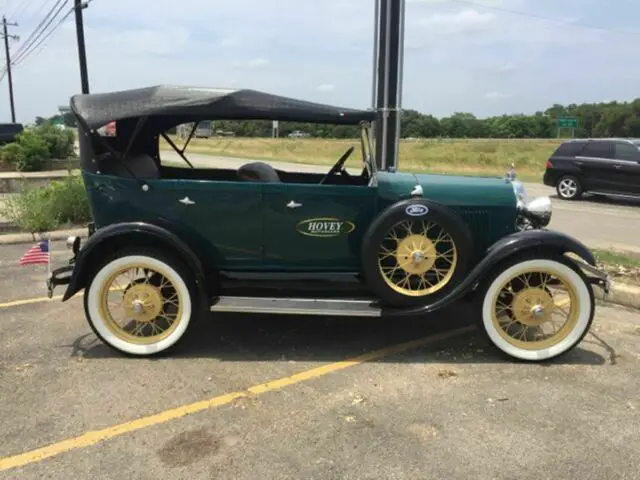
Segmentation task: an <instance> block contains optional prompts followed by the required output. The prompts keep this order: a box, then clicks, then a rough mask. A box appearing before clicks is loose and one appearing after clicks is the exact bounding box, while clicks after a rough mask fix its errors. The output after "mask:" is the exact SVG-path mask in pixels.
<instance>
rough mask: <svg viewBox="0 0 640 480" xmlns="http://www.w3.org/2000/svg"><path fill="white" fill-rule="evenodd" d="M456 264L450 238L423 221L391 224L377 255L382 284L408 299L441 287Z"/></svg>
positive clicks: (453, 247)
mask: <svg viewBox="0 0 640 480" xmlns="http://www.w3.org/2000/svg"><path fill="white" fill-rule="evenodd" d="M457 262H458V252H457V249H456V245H455V242H454V241H453V238H452V236H451V235H450V234H449V233H448V232H447V231H446V230H444V229H443V228H442V227H441V226H440V225H438V224H437V223H434V222H430V221H425V220H404V221H402V222H399V223H397V224H395V225H394V226H393V227H392V228H391V229H390V230H389V233H388V234H387V236H386V237H385V238H384V239H383V240H382V242H381V244H380V249H379V252H378V268H379V271H380V274H381V276H382V278H383V279H384V281H385V283H386V284H387V285H388V286H389V287H391V288H392V289H393V290H394V291H396V292H398V293H400V294H402V295H405V296H412V297H418V296H424V295H430V294H433V293H435V292H437V291H439V290H441V289H442V288H444V287H445V286H446V285H447V284H448V283H449V281H450V280H451V278H452V277H453V274H454V273H455V270H456V266H457Z"/></svg>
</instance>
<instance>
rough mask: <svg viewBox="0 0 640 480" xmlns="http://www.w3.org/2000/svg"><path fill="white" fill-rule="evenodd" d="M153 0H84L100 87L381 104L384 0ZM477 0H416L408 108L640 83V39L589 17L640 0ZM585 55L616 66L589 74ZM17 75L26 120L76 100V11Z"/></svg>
mask: <svg viewBox="0 0 640 480" xmlns="http://www.w3.org/2000/svg"><path fill="white" fill-rule="evenodd" d="M41 3H42V2H41V1H40V2H26V3H25V13H24V15H22V16H21V18H15V19H11V20H16V21H17V22H18V23H19V27H14V29H13V30H12V32H11V33H14V34H17V35H20V37H21V41H20V42H17V43H15V44H13V45H12V51H13V52H15V51H16V49H17V48H19V47H20V45H24V43H25V41H26V39H27V37H28V36H29V34H30V33H31V31H32V30H33V29H34V28H35V27H36V25H37V24H38V23H40V21H41V19H42V17H43V15H44V13H46V9H45V11H44V12H39V11H38V10H37V9H38V8H40V7H41V5H40V4H41ZM147 3H148V2H142V1H131V0H109V1H104V0H99V1H96V2H91V3H90V4H89V8H87V9H86V10H84V12H83V13H84V20H85V29H86V32H85V33H86V46H87V60H88V70H89V77H90V87H91V91H92V92H101V91H109V90H119V89H125V88H135V87H141V86H147V85H156V84H162V83H168V84H186V85H203V86H214V87H225V86H234V87H236V88H254V89H258V90H264V91H268V92H272V93H276V94H281V95H288V96H292V97H298V98H302V99H308V100H311V101H314V100H317V101H321V102H329V103H335V104H338V105H344V106H346V107H356V108H359V107H360V108H362V107H364V108H367V107H369V106H371V81H372V67H373V65H372V58H373V15H374V8H373V2H371V0H349V1H348V2H347V1H345V0H322V1H321V2H320V1H316V0H269V1H268V2H265V1H260V0H234V2H229V1H224V0H181V1H180V3H179V7H178V8H177V7H176V3H175V1H170V0H154V3H153V7H154V8H148V6H147ZM472 3H473V5H471V4H469V3H466V2H451V1H450V0H449V1H445V0H407V12H406V31H405V35H406V38H405V53H406V56H405V69H404V75H403V78H404V86H403V96H402V98H403V106H404V107H406V108H414V109H416V110H419V111H422V112H425V113H431V114H434V115H436V116H446V115H449V114H451V113H452V112H455V111H464V112H473V113H474V114H476V115H478V116H486V115H494V114H500V113H503V109H504V105H505V103H506V102H505V101H504V100H505V99H506V98H511V100H509V102H508V104H509V106H510V108H514V109H515V110H517V111H523V112H534V111H536V110H543V109H545V108H547V107H548V106H549V105H552V104H553V103H556V102H560V103H571V102H582V101H600V100H601V99H610V98H616V99H619V100H626V99H633V98H634V97H635V96H637V95H638V94H637V89H636V87H634V83H633V81H631V79H634V78H638V76H640V63H638V62H633V61H629V59H630V58H635V56H636V52H635V43H634V41H633V38H631V37H629V36H624V35H619V34H615V33H609V32H606V31H601V30H594V29H588V28H583V27H579V26H578V24H579V23H585V24H596V25H603V26H611V27H614V26H615V27H616V28H619V29H620V30H640V28H638V27H636V26H635V25H634V21H633V20H634V19H637V18H639V17H640V4H639V3H638V2H631V1H628V2H625V3H624V4H621V5H620V6H617V7H616V9H615V10H612V9H611V8H610V6H609V4H610V2H608V1H607V0H563V1H562V2H557V1H553V0H472ZM487 6H488V7H491V6H495V7H504V8H505V9H508V10H515V11H521V12H529V13H531V14H533V15H542V16H548V17H551V18H553V19H556V20H554V21H546V20H541V19H538V18H533V17H528V16H526V15H516V14H513V13H508V12H504V11H499V10H496V9H492V8H486V7H487ZM116 12H117V13H116ZM585 65H589V66H595V65H598V66H602V65H604V66H606V68H591V69H589V75H578V76H576V74H575V72H576V71H583V70H584V68H585ZM1 70H2V66H0V71H1ZM257 72H259V75H258V74H257ZM13 77H14V86H15V101H16V113H17V116H18V119H19V120H20V121H22V122H31V121H33V119H34V118H35V116H37V115H42V116H50V115H53V114H54V113H56V111H57V106H58V105H66V104H68V101H69V97H70V96H71V95H73V94H76V93H78V92H79V90H80V75H79V69H78V54H77V46H76V35H75V27H74V22H73V16H70V17H69V18H68V19H67V20H66V21H65V23H64V24H63V25H62V27H61V28H59V29H58V30H57V31H56V32H55V33H54V34H53V35H52V36H51V37H50V38H49V39H48V40H47V42H46V48H45V49H44V50H42V53H40V54H39V55H35V54H34V55H30V56H27V57H26V58H25V59H24V61H23V62H21V63H20V64H19V65H17V66H16V67H15V69H14V76H13ZM540 79H543V80H542V81H541V80H540ZM329 85H333V86H334V88H330V87H328V86H329ZM336 85H339V88H335V86H336ZM505 92H510V94H511V95H512V96H511V97H505V96H504V95H505ZM486 95H488V96H486ZM489 100H492V101H489ZM501 100H502V101H501ZM8 105H9V100H8V90H7V83H6V78H5V79H4V81H2V82H0V121H7V120H8V119H9V118H10V113H9V108H8Z"/></svg>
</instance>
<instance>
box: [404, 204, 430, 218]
mask: <svg viewBox="0 0 640 480" xmlns="http://www.w3.org/2000/svg"><path fill="white" fill-rule="evenodd" d="M404 211H405V213H406V214H407V215H410V216H412V217H421V216H422V215H426V214H427V213H429V207H426V206H424V205H420V204H414V205H409V206H408V207H407V208H405V209H404Z"/></svg>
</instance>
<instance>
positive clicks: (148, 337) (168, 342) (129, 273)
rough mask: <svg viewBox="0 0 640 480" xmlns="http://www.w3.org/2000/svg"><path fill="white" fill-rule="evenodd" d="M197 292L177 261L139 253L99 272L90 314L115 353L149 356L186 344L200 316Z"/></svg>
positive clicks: (89, 291)
mask: <svg viewBox="0 0 640 480" xmlns="http://www.w3.org/2000/svg"><path fill="white" fill-rule="evenodd" d="M193 292H194V286H193V283H192V281H191V279H190V276H189V274H188V271H187V270H186V269H185V267H184V266H183V265H182V263H180V262H179V261H178V260H177V259H175V258H173V257H172V256H170V255H167V254H166V253H165V252H162V251H157V250H153V249H145V248H142V249H137V250H134V251H129V252H127V253H122V254H120V255H116V256H115V257H113V258H111V259H109V260H108V261H106V262H105V263H104V264H103V265H102V266H101V267H99V269H98V270H97V272H96V273H95V275H94V276H93V278H92V279H91V280H90V283H89V285H88V286H87V287H86V290H85V296H84V308H85V314H86V317H87V320H88V322H89V325H90V326H91V328H92V329H93V331H94V332H95V334H96V335H97V336H98V337H99V338H100V339H101V340H102V341H103V342H104V343H106V344H107V345H109V346H110V347H112V348H114V349H116V350H118V351H120V352H122V353H125V354H128V355H137V356H150V355H154V354H157V353H160V352H164V351H167V350H168V349H170V348H172V347H174V346H175V345H177V343H178V341H179V340H181V339H182V338H183V336H184V335H185V333H186V332H187V328H188V327H189V325H190V324H191V320H192V316H193V313H194V310H195V308H194V303H195V302H194V294H193Z"/></svg>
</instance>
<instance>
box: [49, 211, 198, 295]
mask: <svg viewBox="0 0 640 480" xmlns="http://www.w3.org/2000/svg"><path fill="white" fill-rule="evenodd" d="M116 238H118V239H119V240H121V241H120V242H118V243H117V244H118V245H122V246H127V245H135V244H140V243H143V244H147V245H153V246H156V245H158V244H160V245H161V247H164V248H168V249H169V250H170V251H171V252H172V253H175V254H177V255H178V256H179V258H180V259H181V260H182V261H183V262H185V264H186V266H187V267H189V268H190V270H191V272H193V274H194V279H195V282H196V285H197V287H198V290H199V293H200V294H204V292H205V288H206V287H205V274H204V269H203V266H202V262H201V261H200V259H199V258H198V257H197V255H196V254H195V253H194V252H193V250H192V249H191V248H190V247H189V246H188V245H187V244H186V243H185V242H184V241H182V240H181V239H180V238H179V237H178V236H177V235H175V234H174V233H172V232H170V231H169V230H167V229H165V228H162V227H159V226H158V225H153V224H150V223H144V222H127V223H116V224H112V225H109V226H107V227H104V228H100V229H98V230H96V231H95V233H93V235H91V236H90V237H89V239H88V241H87V243H85V245H84V246H83V247H82V248H81V249H80V251H79V252H78V253H77V255H76V257H75V259H74V263H75V268H74V269H73V274H72V275H71V278H70V280H69V282H68V283H69V286H68V287H67V290H66V292H65V294H64V296H63V297H62V301H63V302H64V301H66V300H68V299H69V298H71V297H72V296H73V295H75V294H76V293H77V292H78V291H80V290H81V289H82V288H84V287H85V286H86V284H87V278H88V274H89V273H90V272H89V271H90V268H91V266H92V265H94V264H95V262H96V261H100V260H101V258H99V257H100V256H102V255H104V254H105V252H111V251H112V247H113V244H111V245H107V242H108V241H112V240H114V239H116ZM97 257H98V258H97ZM53 283H54V284H55V283H56V281H55V279H54V280H53Z"/></svg>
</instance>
